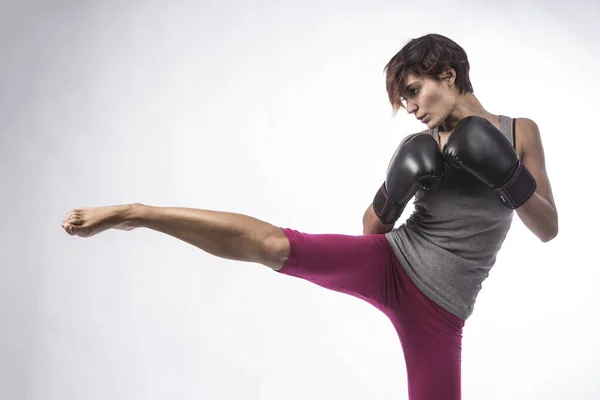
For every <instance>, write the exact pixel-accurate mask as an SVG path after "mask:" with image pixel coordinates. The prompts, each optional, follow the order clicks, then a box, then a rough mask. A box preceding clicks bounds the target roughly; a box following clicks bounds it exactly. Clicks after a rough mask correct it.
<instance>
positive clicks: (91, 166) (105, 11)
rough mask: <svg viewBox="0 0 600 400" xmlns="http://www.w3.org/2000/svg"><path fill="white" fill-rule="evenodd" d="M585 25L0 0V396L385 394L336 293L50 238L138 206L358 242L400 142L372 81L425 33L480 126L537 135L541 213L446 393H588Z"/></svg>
mask: <svg viewBox="0 0 600 400" xmlns="http://www.w3.org/2000/svg"><path fill="white" fill-rule="evenodd" d="M552 3H556V4H552ZM561 3H564V2H561ZM599 17H600V9H599V6H598V5H593V2H591V1H589V2H577V1H576V2H574V3H571V4H570V5H567V4H566V3H564V4H559V2H558V1H555V2H549V3H546V4H544V5H542V3H541V2H533V1H525V2H517V1H502V2H499V1H491V0H488V1H479V2H476V1H462V2H461V1H457V2H450V3H448V2H444V1H434V2H431V1H430V2H418V3H415V4H410V3H408V2H399V1H370V2H362V1H339V0H321V1H314V0H290V1H271V2H268V1H252V2H249V1H234V2H231V1H230V2H217V1H192V0H187V1H185V0H174V1H170V2H166V1H133V0H128V1H116V0H109V1H66V0H65V1H57V0H52V1H41V0H38V1H31V0H29V1H23V0H21V1H16V0H8V1H7V0H2V2H1V3H0V183H1V185H0V190H1V197H0V206H1V210H2V224H1V225H0V233H1V238H2V241H1V243H0V246H1V251H0V323H1V327H0V398H2V399H3V400H13V399H19V400H20V399H28V400H29V399H31V400H54V399H57V400H58V399H60V400H74V399H86V400H95V399H103V400H104V399H114V400H117V399H119V400H120V399H128V400H132V399H175V398H176V399H181V400H183V399H210V400H220V399H227V400H229V399H236V400H280V399H285V400H295V399H313V400H316V399H394V400H397V399H407V398H408V396H407V390H406V375H405V374H406V373H405V367H404V361H403V358H402V357H403V356H402V351H401V348H400V344H399V341H398V338H397V336H396V333H395V331H394V329H393V327H392V325H391V323H390V322H389V321H388V320H387V319H386V317H385V316H384V315H383V314H382V313H380V312H379V311H378V310H376V309H375V308H374V307H372V306H370V305H368V304H366V303H364V302H362V301H361V300H358V299H355V298H353V297H350V296H347V295H343V294H339V293H335V292H332V291H328V290H325V289H323V288H320V287H318V286H316V285H312V284H310V283H308V282H305V281H302V280H300V279H297V278H291V277H287V276H282V275H279V274H276V273H274V272H272V271H270V270H268V269H267V268H265V267H263V266H260V265H258V264H248V263H240V262H233V261H226V260H221V259H217V258H215V257H213V256H210V255H208V254H206V253H204V252H202V251H200V250H198V249H196V248H194V247H192V246H190V245H188V244H186V243H184V242H181V241H178V240H175V239H172V238H170V237H168V236H165V235H162V234H159V233H156V232H153V231H149V230H137V231H133V232H121V231H109V232H106V233H103V234H101V235H99V236H97V237H95V238H93V239H81V238H73V237H70V236H68V235H67V234H65V233H64V232H63V231H62V230H61V228H60V222H61V220H62V218H63V217H64V215H65V214H66V213H67V212H68V211H69V210H70V209H72V208H77V207H87V206H103V205H113V204H123V203H132V202H142V203H145V204H150V205H156V206H183V207H193V208H204V209H215V210H223V211H233V212H239V213H244V214H248V215H251V216H254V217H257V218H260V219H263V220H265V221H268V222H270V223H273V224H275V225H278V226H283V227H290V228H294V229H297V230H300V231H304V232H308V233H345V234H360V233H361V231H362V215H363V212H364V210H365V209H366V208H367V206H368V205H369V204H370V202H371V201H372V198H373V196H374V194H375V191H376V190H377V189H378V187H379V186H380V184H381V182H382V181H383V179H384V177H385V171H386V168H387V164H388V162H389V159H390V157H391V155H392V154H393V152H394V150H395V148H396V146H397V144H398V143H399V141H400V140H401V139H402V138H403V137H404V136H405V135H407V134H408V133H412V132H416V131H418V130H421V129H423V128H424V127H423V126H421V125H419V123H418V121H416V120H415V119H414V117H412V116H407V115H406V114H403V113H400V114H399V115H398V117H397V118H395V119H393V118H391V115H392V112H391V107H390V105H389V104H388V100H387V95H386V93H385V84H384V75H383V67H384V66H385V64H386V63H387V62H388V61H389V59H390V58H391V57H392V56H393V55H394V54H396V52H397V51H398V50H400V48H401V47H402V46H403V45H404V44H405V43H406V42H407V41H408V40H409V39H411V38H414V37H418V36H421V35H423V34H426V33H431V32H435V33H440V34H443V35H446V36H448V37H450V38H451V39H453V40H455V41H456V42H458V43H459V44H460V45H461V46H462V47H463V48H464V49H465V50H466V51H467V54H468V55H469V60H470V62H471V71H472V73H471V78H472V82H473V86H474V88H475V94H476V95H477V96H478V98H479V99H480V100H481V101H482V103H483V105H484V106H485V107H486V108H487V109H488V110H489V111H490V112H492V113H497V114H504V115H508V116H511V117H528V118H531V119H533V120H534V121H536V122H537V124H538V125H539V127H540V130H541V133H542V138H543V142H544V146H545V151H546V157H547V169H548V174H549V176H550V179H551V182H552V185H553V189H554V195H555V199H556V204H557V208H558V210H559V220H560V233H559V236H558V237H557V238H556V239H555V240H553V241H551V242H550V243H547V244H543V243H541V242H540V241H539V240H538V239H537V238H536V237H535V236H534V235H533V234H532V233H530V232H529V231H528V230H527V229H526V228H525V227H524V225H523V224H522V223H521V222H520V220H519V219H518V217H516V215H515V220H514V223H513V228H512V230H511V231H510V233H509V235H508V238H507V240H506V242H505V244H504V247H503V249H502V251H501V252H500V254H499V256H498V261H497V264H496V266H495V267H494V268H493V269H492V272H491V275H490V278H489V279H488V280H487V281H486V282H485V283H484V288H483V290H482V292H481V293H480V295H479V298H478V302H477V305H476V307H475V313H474V314H473V316H472V317H471V318H470V319H469V320H468V321H467V324H466V326H465V331H464V342H463V394H464V396H463V398H464V399H477V400H479V399H486V400H492V399H502V400H506V399H543V400H549V399H578V400H586V399H598V398H600V379H598V376H599V374H600V342H599V341H598V337H599V336H600V335H599V332H598V324H599V322H600V312H599V311H598V304H599V301H598V299H597V297H596V294H597V292H598V291H597V285H598V282H599V279H600V273H599V272H598V268H599V267H600V263H599V262H598V259H597V258H596V257H597V255H596V253H597V248H598V240H597V237H598V223H599V220H598V217H597V214H598V212H597V209H598V207H597V198H596V197H595V196H594V195H593V193H594V192H596V190H597V172H596V171H597V165H596V164H597V160H598V155H597V148H598V146H599V145H600V141H599V140H598V135H599V134H598V126H597V119H596V118H597V117H598V114H599V112H598V92H599V91H600V85H599V81H600V79H599V75H600V74H599V73H598V66H599V62H600V59H599V58H600V57H599V52H598V40H599V36H600V30H599V28H597V27H596V23H597V20H598V18H599ZM410 211H411V207H408V208H407V211H406V212H405V215H404V216H403V219H404V218H406V217H407V216H408V213H409V212H410Z"/></svg>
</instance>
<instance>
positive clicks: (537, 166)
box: [516, 118, 558, 243]
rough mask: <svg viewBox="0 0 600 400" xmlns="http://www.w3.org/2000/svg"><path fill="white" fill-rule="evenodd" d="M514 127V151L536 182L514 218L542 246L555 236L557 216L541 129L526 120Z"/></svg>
mask: <svg viewBox="0 0 600 400" xmlns="http://www.w3.org/2000/svg"><path fill="white" fill-rule="evenodd" d="M516 125H517V135H516V136H517V149H520V150H521V161H522V162H523V165H524V166H525V167H526V168H527V170H529V172H530V173H531V175H532V176H533V177H534V178H535V181H536V183H537V188H536V191H535V193H534V194H533V196H531V198H530V199H529V200H528V201H527V202H526V203H525V204H523V206H521V207H519V208H518V209H517V215H518V216H519V218H521V221H523V223H524V224H525V226H527V228H529V230H530V231H531V232H533V233H534V234H535V235H536V236H537V237H538V238H539V239H540V240H541V241H542V242H544V243H545V242H548V241H550V240H552V239H554V238H555V237H556V235H557V234H558V214H557V212H556V206H555V204H554V197H553V196H552V188H551V186H550V180H549V179H548V174H547V173H546V163H545V157H544V148H543V145H542V139H541V136H540V130H539V128H538V126H537V124H536V123H535V122H533V121H532V120H530V119H527V118H519V119H517V124H516Z"/></svg>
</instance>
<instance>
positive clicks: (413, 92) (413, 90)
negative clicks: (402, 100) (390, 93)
mask: <svg viewBox="0 0 600 400" xmlns="http://www.w3.org/2000/svg"><path fill="white" fill-rule="evenodd" d="M418 91H419V89H416V88H415V89H411V90H410V93H411V94H412V95H413V96H414V95H415V94H417V92H418Z"/></svg>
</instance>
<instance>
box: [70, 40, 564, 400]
mask: <svg viewBox="0 0 600 400" xmlns="http://www.w3.org/2000/svg"><path fill="white" fill-rule="evenodd" d="M385 71H386V76H387V81H386V85H387V91H388V94H389V98H390V102H391V104H392V106H393V109H394V111H395V112H397V111H398V110H399V109H401V108H405V109H406V110H407V112H409V113H411V114H414V115H415V116H416V117H417V118H418V119H419V120H420V121H421V122H423V123H424V124H426V126H427V128H428V130H425V131H423V132H420V133H416V134H413V135H410V136H408V137H407V138H406V139H405V140H404V141H403V142H402V143H401V144H400V146H399V147H398V149H397V150H396V152H395V153H394V155H393V157H392V161H391V163H390V166H389V168H388V174H387V179H386V181H385V182H384V184H383V185H382V186H381V188H380V189H379V191H378V192H377V194H376V195H375V198H374V200H373V203H372V204H371V205H369V207H368V208H367V211H366V212H365V214H364V217H363V225H364V229H363V235H360V236H349V235H336V234H329V235H323V234H322V235H311V234H305V233H301V232H298V231H295V230H292V229H284V228H279V227H277V226H273V225H271V224H269V223H266V222H263V221H260V220H258V219H255V218H252V217H249V216H246V215H240V214H234V213H227V212H218V211H208V210H198V209H186V208H159V207H151V206H146V205H142V204H132V205H124V206H115V207H103V208H89V209H76V210H73V211H71V212H70V213H69V214H68V215H67V216H66V218H65V220H64V221H63V223H62V227H63V229H65V231H66V232H67V233H69V234H70V235H74V236H82V237H90V236H93V235H95V234H97V233H100V232H102V231H104V230H106V229H111V228H114V229H123V230H130V229H134V228H139V227H143V228H149V229H153V230H156V231H159V232H163V233H165V234H168V235H170V236H173V237H176V238H179V239H181V240H184V241H186V242H188V243H190V244H192V245H194V246H197V247H199V248H200V249H202V250H204V251H206V252H208V253H211V254H213V255H215V256H218V257H222V258H228V259H233V260H239V261H248V262H255V263H260V264H263V265H266V266H267V267H269V268H272V269H273V270H274V271H277V272H279V273H283V274H288V275H293V276H297V277H300V278H303V279H306V280H308V281H311V282H313V283H315V284H318V285H320V286H323V287H325V288H328V289H331V290H335V291H338V292H343V293H347V294H350V295H352V296H356V297H358V298H361V299H363V300H365V301H367V302H369V303H370V304H372V305H374V306H375V307H377V308H378V309H380V310H381V311H382V312H384V313H385V314H386V315H387V316H388V317H389V318H390V320H391V322H392V323H393V325H394V327H395V328H396V331H397V332H398V336H399V338H400V341H401V345H402V347H403V350H404V355H405V362H406V367H407V375H408V388H409V395H410V398H411V399H412V400H433V399H435V400H440V399H449V400H454V399H459V398H460V392H461V386H460V385H461V382H460V362H461V341H462V328H463V326H464V322H465V320H466V319H467V318H468V317H469V316H470V315H471V313H472V312H473V306H474V303H475V298H476V296H477V293H478V292H479V290H480V288H481V283H482V282H483V280H484V279H485V278H486V277H487V275H488V273H489V270H490V268H491V267H492V266H493V265H494V262H495V259H496V254H497V252H498V251H499V249H500V247H501V245H502V242H503V241H504V238H505V237H506V234H507V232H508V230H509V227H510V225H511V221H512V217H513V214H514V212H513V211H514V210H516V213H517V215H518V216H519V217H520V218H521V220H522V221H523V222H524V223H525V225H526V226H527V227H528V228H529V229H530V230H531V231H532V232H533V233H534V234H535V235H536V236H537V237H539V238H540V240H542V241H544V242H547V241H549V240H551V239H552V238H554V237H555V236H556V234H557V232H558V219H557V213H556V208H555V205H554V200H553V197H552V191H551V188H550V183H549V180H548V177H547V175H546V170H545V165H544V153H543V148H542V142H541V139H540V133H539V131H538V128H537V126H536V124H535V123H534V122H533V121H531V120H529V119H525V118H518V119H513V120H511V119H510V118H508V117H504V116H499V115H494V114H491V113H490V112H488V111H486V110H485V109H484V108H483V106H482V105H481V103H480V102H479V101H478V100H477V98H476V97H475V95H474V94H473V88H472V86H471V83H470V80H469V63H468V60H467V55H466V54H465V52H464V50H463V49H462V48H461V47H460V46H459V45H458V44H456V43H455V42H453V41H452V40H450V39H448V38H446V37H444V36H441V35H435V34H431V35H426V36H423V37H420V38H417V39H413V40H411V41H410V42H409V43H408V44H407V45H406V46H404V47H403V48H402V50H400V52H398V54H396V55H395V56H394V57H393V58H392V59H391V60H390V62H389V63H388V65H387V66H386V68H385ZM413 196H415V211H414V212H413V213H412V215H411V216H410V218H408V220H407V221H406V223H404V224H402V225H401V226H399V227H398V228H396V229H394V225H395V222H396V221H397V220H398V218H399V217H400V214H401V213H402V211H403V209H404V208H405V206H406V204H407V203H408V201H410V199H411V198H413Z"/></svg>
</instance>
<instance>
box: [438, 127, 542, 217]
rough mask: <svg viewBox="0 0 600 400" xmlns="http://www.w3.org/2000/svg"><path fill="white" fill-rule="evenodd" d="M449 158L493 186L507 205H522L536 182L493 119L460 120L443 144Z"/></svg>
mask: <svg viewBox="0 0 600 400" xmlns="http://www.w3.org/2000/svg"><path fill="white" fill-rule="evenodd" d="M443 156H444V159H445V160H446V162H447V163H448V164H449V165H451V166H453V167H457V168H464V169H465V170H467V171H469V172H470V173H471V174H473V175H474V176H475V177H477V178H478V179H479V180H480V181H482V182H483V183H485V184H486V185H488V186H489V187H490V188H492V189H493V190H494V192H495V193H496V195H497V196H498V199H499V200H500V201H501V202H502V204H504V205H505V206H506V207H508V208H511V209H513V210H514V209H517V208H519V207H521V206H522V205H523V204H525V202H526V201H527V200H529V198H530V197H531V196H533V193H534V192H535V189H536V187H537V184H536V182H535V179H534V178H533V176H531V174H530V173H529V171H528V170H527V168H525V166H524V165H523V163H522V162H521V161H519V158H518V157H517V153H516V152H515V151H514V150H513V148H512V146H511V145H510V142H509V141H508V140H507V139H506V137H505V136H504V135H503V134H502V132H500V131H499V130H498V128H496V127H495V126H494V125H493V124H492V123H491V122H490V121H488V120H487V119H485V118H481V117H477V116H471V117H467V118H464V119H462V120H460V121H459V122H458V124H457V125H456V127H455V128H454V131H453V132H452V133H451V134H450V137H449V138H448V141H447V142H446V145H445V146H444V151H443Z"/></svg>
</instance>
